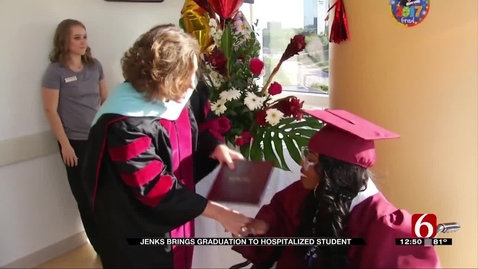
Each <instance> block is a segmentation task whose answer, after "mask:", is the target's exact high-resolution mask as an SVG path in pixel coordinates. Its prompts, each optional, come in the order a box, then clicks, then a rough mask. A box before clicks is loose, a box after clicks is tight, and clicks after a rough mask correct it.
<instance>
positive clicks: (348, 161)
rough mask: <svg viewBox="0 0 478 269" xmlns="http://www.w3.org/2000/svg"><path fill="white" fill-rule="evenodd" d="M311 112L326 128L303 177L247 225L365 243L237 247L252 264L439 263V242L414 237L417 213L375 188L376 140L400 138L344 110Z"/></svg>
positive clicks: (271, 233) (307, 153)
mask: <svg viewBox="0 0 478 269" xmlns="http://www.w3.org/2000/svg"><path fill="white" fill-rule="evenodd" d="M307 113H308V114H310V115H312V116H314V117H315V118H317V119H319V120H321V121H322V122H324V123H325V124H326V125H325V126H324V128H322V129H321V130H320V131H318V132H317V133H316V134H315V135H314V136H313V137H312V138H311V140H310V142H309V145H308V147H307V148H305V149H304V150H303V164H302V169H301V173H302V175H301V180H299V181H296V182H295V183H292V184H291V185H290V186H288V187H287V188H285V189H284V190H282V191H280V192H278V193H277V194H275V196H274V197H273V198H272V200H271V202H270V204H268V205H265V206H264V207H262V208H261V210H260V211H259V213H258V214H257V216H256V219H255V220H254V221H252V222H251V223H250V224H249V225H248V226H247V227H248V229H249V233H250V234H253V235H264V236H267V237H332V238H341V237H347V238H363V239H364V240H365V242H366V245H365V246H324V245H321V246H317V245H316V246H311V247H272V246H271V247H268V246H266V247H251V246H246V247H242V246H241V247H238V246H236V247H233V250H235V251H237V252H239V253H241V254H242V255H243V257H244V258H246V259H247V260H249V261H251V262H252V263H253V264H254V267H253V268H270V267H271V266H272V265H273V264H274V263H275V262H277V264H276V268H279V269H280V268H285V269H288V268H327V269H329V268H440V261H439V258H438V255H437V253H436V251H435V249H434V248H433V247H425V246H396V245H395V238H410V237H412V234H411V231H412V228H411V227H412V225H411V215H410V214H409V213H408V212H406V211H404V210H400V209H397V208H395V207H394V206H393V205H392V204H391V203H390V202H389V201H387V200H386V198H385V197H384V196H383V195H382V193H380V192H379V191H378V190H377V187H376V186H375V185H374V183H373V181H372V179H371V175H370V172H369V170H368V168H370V167H372V166H373V165H374V163H375V146H374V140H378V139H387V138H398V137H399V136H398V135H396V134H394V133H392V132H390V131H387V130H385V129H383V128H381V127H379V126H376V125H375V124H373V123H371V122H368V121H366V120H364V119H362V118H359V117H358V116H356V115H353V114H351V113H349V112H347V111H344V110H315V111H307Z"/></svg>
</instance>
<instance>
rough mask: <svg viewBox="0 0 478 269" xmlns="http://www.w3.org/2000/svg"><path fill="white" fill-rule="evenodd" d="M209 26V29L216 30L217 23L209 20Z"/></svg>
mask: <svg viewBox="0 0 478 269" xmlns="http://www.w3.org/2000/svg"><path fill="white" fill-rule="evenodd" d="M209 26H210V27H211V28H214V29H217V21H216V20H215V19H210V20H209Z"/></svg>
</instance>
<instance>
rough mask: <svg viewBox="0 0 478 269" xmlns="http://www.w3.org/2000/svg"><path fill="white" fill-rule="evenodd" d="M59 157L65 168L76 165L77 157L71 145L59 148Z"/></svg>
mask: <svg viewBox="0 0 478 269" xmlns="http://www.w3.org/2000/svg"><path fill="white" fill-rule="evenodd" d="M61 156H62V157H63V162H64V163H65V164H66V166H69V167H73V166H77V165H78V157H76V153H75V150H74V149H73V147H72V146H71V145H67V146H61Z"/></svg>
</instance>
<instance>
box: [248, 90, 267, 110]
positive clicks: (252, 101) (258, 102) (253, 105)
mask: <svg viewBox="0 0 478 269" xmlns="http://www.w3.org/2000/svg"><path fill="white" fill-rule="evenodd" d="M263 101H264V100H263V99H262V98H261V97H259V96H257V95H255V94H254V93H252V92H248V93H247V96H246V98H244V104H245V105H246V106H247V108H249V110H251V111H253V110H256V109H258V108H260V107H261V106H262V102H263Z"/></svg>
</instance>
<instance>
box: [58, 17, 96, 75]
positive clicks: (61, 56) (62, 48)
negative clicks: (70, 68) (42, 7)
mask: <svg viewBox="0 0 478 269" xmlns="http://www.w3.org/2000/svg"><path fill="white" fill-rule="evenodd" d="M73 26H81V27H83V29H85V30H86V27H85V25H84V24H83V23H81V22H80V21H77V20H72V19H66V20H64V21H62V22H60V24H58V26H57V27H56V31H55V36H54V37H53V49H52V51H51V52H50V61H51V62H52V63H56V62H58V63H60V64H62V65H64V66H66V65H67V61H68V56H69V54H68V52H69V50H68V46H69V42H70V34H71V28H72V27H73ZM81 62H82V63H83V64H86V65H94V64H95V61H94V59H93V56H92V55H91V48H90V47H88V48H86V53H85V54H84V55H82V56H81Z"/></svg>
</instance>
